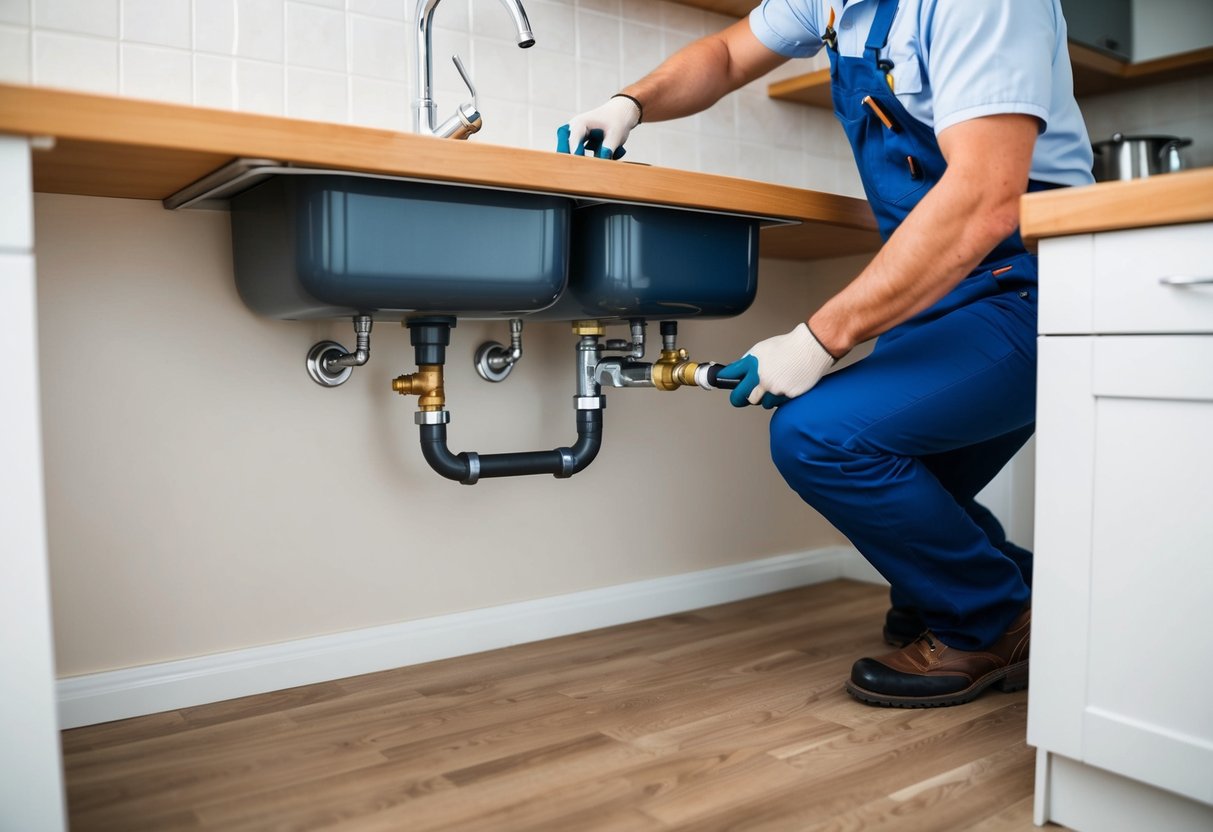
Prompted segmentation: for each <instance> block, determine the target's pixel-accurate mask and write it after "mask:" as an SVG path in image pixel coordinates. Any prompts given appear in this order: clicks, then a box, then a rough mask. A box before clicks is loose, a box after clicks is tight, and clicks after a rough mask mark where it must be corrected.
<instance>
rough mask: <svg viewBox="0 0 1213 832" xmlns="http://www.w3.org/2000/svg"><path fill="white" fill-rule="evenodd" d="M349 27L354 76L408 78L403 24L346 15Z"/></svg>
mask: <svg viewBox="0 0 1213 832" xmlns="http://www.w3.org/2000/svg"><path fill="white" fill-rule="evenodd" d="M349 26H350V71H351V72H352V73H353V74H354V75H362V76H366V77H368V78H376V79H379V80H381V81H396V82H399V83H401V84H403V83H406V82H407V81H408V80H409V61H408V58H409V55H410V54H411V53H410V51H409V44H410V41H409V39H408V34H409V28H408V27H407V26H406V25H405V24H404V23H402V22H399V21H395V20H387V19H384V18H379V17H363V16H361V15H350V18H349ZM376 126H378V125H376Z"/></svg>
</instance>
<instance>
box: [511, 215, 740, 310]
mask: <svg viewBox="0 0 1213 832" xmlns="http://www.w3.org/2000/svg"><path fill="white" fill-rule="evenodd" d="M761 223H762V221H761V220H760V219H759V218H757V217H744V216H735V215H729V214H713V213H706V212H702V211H692V210H686V209H679V208H668V207H665V206H655V205H626V204H613V203H606V204H596V205H588V206H582V207H579V208H577V209H576V210H575V211H574V212H573V229H572V234H573V239H572V246H571V254H570V257H571V259H570V263H569V285H568V289H567V290H566V291H565V293H564V295H563V296H562V297H561V298H560V300H559V301H558V302H557V303H556V304H554V305H553V306H551V307H549V308H548V309H545V310H542V311H540V312H538V313H536V315H535V317H537V318H539V319H543V320H577V319H580V318H594V319H599V320H610V319H622V318H651V319H654V320H670V319H675V318H691V317H710V318H723V317H731V316H733V315H740V314H741V313H742V312H744V311H745V310H746V309H748V308H749V306H750V304H751V303H752V302H753V300H754V294H755V292H756V291H757V288H758V231H759V227H760V225H761Z"/></svg>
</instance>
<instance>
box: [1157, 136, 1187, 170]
mask: <svg viewBox="0 0 1213 832" xmlns="http://www.w3.org/2000/svg"><path fill="white" fill-rule="evenodd" d="M1190 144H1192V140H1191V139H1171V140H1170V141H1169V142H1167V143H1166V144H1164V145H1163V146H1162V147H1161V148H1159V151H1158V161H1159V162H1161V163H1162V166H1163V170H1164V171H1166V172H1167V173H1177V172H1179V171H1181V170H1183V160H1182V159H1180V158H1179V149H1180V148H1181V147H1187V146H1188V145H1190Z"/></svg>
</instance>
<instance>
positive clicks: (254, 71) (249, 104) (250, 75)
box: [233, 58, 286, 116]
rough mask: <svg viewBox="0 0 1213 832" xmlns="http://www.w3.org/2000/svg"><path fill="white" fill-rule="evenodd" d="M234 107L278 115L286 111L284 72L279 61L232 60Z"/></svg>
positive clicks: (251, 111)
mask: <svg viewBox="0 0 1213 832" xmlns="http://www.w3.org/2000/svg"><path fill="white" fill-rule="evenodd" d="M233 93H234V95H233V98H234V99H235V102H236V109H237V110H244V111H246V112H250V113H260V114H262V115H267V116H280V115H282V114H283V113H284V112H286V73H285V72H284V71H283V68H282V64H275V63H269V62H267V61H249V60H245V59H242V58H237V59H236V88H235V90H233Z"/></svg>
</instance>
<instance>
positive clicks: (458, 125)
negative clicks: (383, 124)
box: [413, 0, 535, 139]
mask: <svg viewBox="0 0 1213 832" xmlns="http://www.w3.org/2000/svg"><path fill="white" fill-rule="evenodd" d="M440 1H441V0H417V98H416V100H415V101H414V102H413V131H414V132H416V133H428V134H429V135H431V136H438V137H440V138H444V139H466V138H467V137H468V136H470V135H472V134H473V133H475V132H476V131H478V130H479V129H480V128H481V126H482V124H483V121H482V119H481V117H480V106H479V104H478V103H477V101H476V88H475V87H474V86H472V79H471V78H470V77H468V73H467V70H466V69H464V68H463V62H462V61H460V60H459V56H458V55H455V56H454V61H455V68H456V69H458V70H459V75H460V76H461V77H462V78H463V83H465V84H467V87H468V91H469V92H470V93H471V94H472V100H471V102H470V103H465V104H460V105H459V107H458V109H456V111H455V115H453V116H451V117H450V118H448V119H447V120H446V121H444V122H442V124H437V121H438V105H437V104H435V103H434V60H433V56H432V54H431V52H432V50H433V38H432V30H433V25H434V12H435V11H436V10H437V9H438V3H439V2H440ZM501 4H502V5H503V6H505V9H506V11H508V12H509V13H510V17H511V18H513V20H514V28H516V29H517V30H518V45H519V46H520V47H521V48H523V49H526V48H527V47H529V46H534V45H535V36H534V35H533V34H532V33H531V22H530V21H529V20H527V17H526V9H524V8H523V7H522V3H521V0H501Z"/></svg>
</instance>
